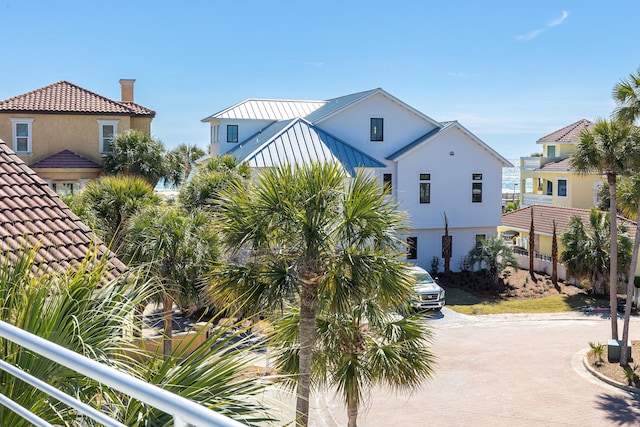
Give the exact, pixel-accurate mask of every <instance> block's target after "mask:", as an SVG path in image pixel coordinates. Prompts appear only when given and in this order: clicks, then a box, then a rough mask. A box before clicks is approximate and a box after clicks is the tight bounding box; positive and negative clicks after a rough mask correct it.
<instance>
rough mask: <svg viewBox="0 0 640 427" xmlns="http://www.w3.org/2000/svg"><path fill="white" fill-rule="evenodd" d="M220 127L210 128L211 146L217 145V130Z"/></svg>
mask: <svg viewBox="0 0 640 427" xmlns="http://www.w3.org/2000/svg"><path fill="white" fill-rule="evenodd" d="M219 127H220V126H218V125H213V126H211V143H212V144H217V143H218V142H219V140H218V129H219Z"/></svg>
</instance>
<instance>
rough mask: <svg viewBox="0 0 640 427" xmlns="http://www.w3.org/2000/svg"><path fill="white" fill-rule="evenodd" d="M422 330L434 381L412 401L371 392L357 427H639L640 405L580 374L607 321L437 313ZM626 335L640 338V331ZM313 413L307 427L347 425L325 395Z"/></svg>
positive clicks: (639, 325)
mask: <svg viewBox="0 0 640 427" xmlns="http://www.w3.org/2000/svg"><path fill="white" fill-rule="evenodd" d="M429 324H430V325H432V327H433V329H434V337H435V342H434V344H433V351H434V353H435V354H436V355H437V356H438V359H439V360H438V365H437V367H436V374H435V376H434V378H433V379H432V380H431V381H429V382H428V383H427V384H426V385H425V386H423V387H422V388H421V389H420V390H417V391H415V392H413V393H412V394H411V395H406V394H405V395H402V394H400V395H398V394H396V393H394V392H393V391H390V390H387V389H385V388H376V389H374V390H373V391H372V392H371V394H370V396H369V398H368V401H367V409H366V411H365V412H364V413H363V414H361V415H360V417H359V422H358V425H359V426H361V427H367V426H371V427H378V426H380V427H382V426H385V427H386V426H490V427H500V426H509V427H511V426H580V427H585V426H613V425H615V426H640V399H638V397H637V396H635V395H633V394H629V393H626V392H624V391H622V390H619V389H617V388H614V387H611V386H609V385H606V384H604V383H601V382H599V381H597V380H595V379H594V378H593V377H592V376H591V375H590V374H588V373H587V372H586V371H585V370H584V368H583V367H582V365H581V363H582V355H583V354H584V352H585V351H586V349H587V348H588V343H589V342H590V341H596V342H602V343H606V340H607V338H608V337H609V334H610V321H609V318H608V316H603V315H585V314H580V313H566V314H565V313H563V314H546V315H495V316H473V317H470V316H464V315H461V314H458V313H455V312H453V311H451V310H448V309H444V310H443V313H442V315H441V316H439V318H435V319H432V320H430V321H429ZM621 326H622V323H620V327H621ZM631 333H632V338H634V337H636V338H637V337H638V336H639V335H640V321H638V320H635V321H634V323H633V324H632V326H631ZM635 356H636V358H639V357H640V355H635ZM278 399H280V401H281V402H286V401H287V400H286V399H287V398H286V397H284V396H282V395H280V396H279V397H278ZM291 403H293V401H292V400H291ZM285 406H286V404H285ZM312 406H313V408H312V412H311V416H312V420H313V423H312V424H313V425H314V426H317V427H329V426H331V427H333V426H345V425H346V416H345V409H344V406H343V405H342V402H341V401H340V400H339V399H337V398H334V397H333V396H332V395H331V394H329V395H326V396H325V395H319V396H315V397H314V401H313V402H312ZM285 411H286V412H288V410H285ZM283 424H285V423H283Z"/></svg>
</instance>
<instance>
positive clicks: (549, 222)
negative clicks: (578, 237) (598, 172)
mask: <svg viewBox="0 0 640 427" xmlns="http://www.w3.org/2000/svg"><path fill="white" fill-rule="evenodd" d="M532 209H533V228H534V230H535V233H536V234H546V235H549V236H551V235H553V221H554V220H555V222H556V233H557V235H558V236H560V234H562V233H564V232H565V231H567V230H568V229H569V221H570V220H571V217H573V216H577V217H579V218H580V219H581V220H582V222H583V223H584V224H585V225H586V224H589V209H578V208H566V207H561V206H546V205H531V206H526V207H524V208H521V209H518V210H515V211H511V212H507V213H505V214H502V226H503V227H508V228H510V229H513V230H520V231H524V232H525V233H529V227H530V225H531V210H532ZM623 223H624V224H627V226H628V227H629V234H631V235H632V237H633V236H635V230H636V222H635V221H632V220H630V219H628V218H625V217H623V216H620V215H618V224H623Z"/></svg>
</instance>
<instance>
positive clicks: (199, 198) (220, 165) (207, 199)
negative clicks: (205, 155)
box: [178, 154, 251, 210]
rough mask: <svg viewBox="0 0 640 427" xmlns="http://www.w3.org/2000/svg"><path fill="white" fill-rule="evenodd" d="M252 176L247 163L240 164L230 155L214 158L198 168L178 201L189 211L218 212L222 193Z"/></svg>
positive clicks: (183, 188) (184, 187)
mask: <svg viewBox="0 0 640 427" xmlns="http://www.w3.org/2000/svg"><path fill="white" fill-rule="evenodd" d="M250 175H251V170H250V168H249V166H248V165H247V164H246V163H238V162H237V161H236V160H235V159H234V158H233V156H231V155H229V154H225V155H223V156H218V157H213V158H211V159H209V160H208V161H207V162H205V163H204V164H202V165H199V166H198V167H197V169H196V173H195V175H194V177H193V178H192V179H191V180H189V181H188V182H187V183H186V184H185V185H184V186H183V187H182V188H181V189H180V196H179V197H178V200H179V201H180V203H181V204H182V206H183V207H184V208H185V209H187V210H191V209H196V208H205V209H207V210H217V209H218V208H217V206H216V205H217V200H218V194H219V193H220V191H222V190H223V189H225V188H227V187H228V186H229V185H230V184H231V183H232V182H233V183H235V184H237V185H240V183H241V182H242V181H244V180H246V179H248V178H249V177H250Z"/></svg>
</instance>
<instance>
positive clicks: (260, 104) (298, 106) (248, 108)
mask: <svg viewBox="0 0 640 427" xmlns="http://www.w3.org/2000/svg"><path fill="white" fill-rule="evenodd" d="M326 103H327V101H287V100H275V99H247V100H246V101H242V102H241V103H239V104H236V105H234V106H232V107H229V108H227V109H225V110H222V111H220V112H217V113H215V114H212V115H211V116H209V117H207V118H205V119H202V121H207V120H211V119H239V120H241V119H248V120H290V119H295V118H297V117H305V116H307V115H308V114H310V113H312V112H313V111H315V110H317V109H318V108H320V107H322V106H323V105H324V104H326Z"/></svg>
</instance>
